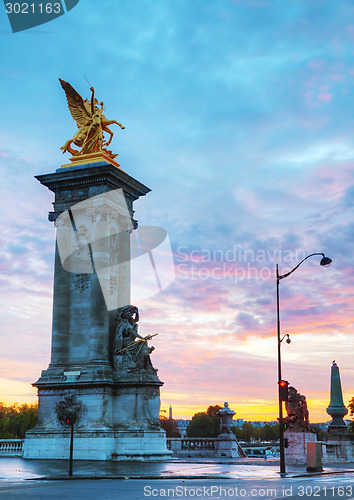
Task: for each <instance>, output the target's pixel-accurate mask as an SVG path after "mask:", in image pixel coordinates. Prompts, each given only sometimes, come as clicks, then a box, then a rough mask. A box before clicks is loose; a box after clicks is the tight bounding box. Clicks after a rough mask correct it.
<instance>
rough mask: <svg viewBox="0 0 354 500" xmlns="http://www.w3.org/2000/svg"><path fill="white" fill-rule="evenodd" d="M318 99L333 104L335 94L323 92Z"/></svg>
mask: <svg viewBox="0 0 354 500" xmlns="http://www.w3.org/2000/svg"><path fill="white" fill-rule="evenodd" d="M317 97H318V99H319V100H320V101H324V102H331V100H332V97H333V94H330V93H329V92H322V93H321V94H318V96H317Z"/></svg>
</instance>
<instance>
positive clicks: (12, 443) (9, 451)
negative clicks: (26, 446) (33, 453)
mask: <svg viewBox="0 0 354 500" xmlns="http://www.w3.org/2000/svg"><path fill="white" fill-rule="evenodd" d="M23 441H24V439H0V457H22V447H23Z"/></svg>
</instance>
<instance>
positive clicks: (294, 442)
mask: <svg viewBox="0 0 354 500" xmlns="http://www.w3.org/2000/svg"><path fill="white" fill-rule="evenodd" d="M284 438H287V439H288V442H289V447H288V448H285V462H286V463H287V464H289V465H304V464H307V443H308V442H312V441H317V438H316V434H315V433H312V432H288V431H286V432H284Z"/></svg>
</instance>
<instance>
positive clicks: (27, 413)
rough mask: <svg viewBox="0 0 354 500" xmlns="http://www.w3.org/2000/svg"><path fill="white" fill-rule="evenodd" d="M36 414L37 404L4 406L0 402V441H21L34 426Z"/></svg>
mask: <svg viewBox="0 0 354 500" xmlns="http://www.w3.org/2000/svg"><path fill="white" fill-rule="evenodd" d="M37 414H38V405H37V403H36V404H23V405H19V404H18V403H14V404H13V405H11V406H5V405H4V404H3V403H1V402H0V439H23V438H24V437H25V434H26V432H27V431H28V430H29V429H32V427H34V426H35V425H36V422H37Z"/></svg>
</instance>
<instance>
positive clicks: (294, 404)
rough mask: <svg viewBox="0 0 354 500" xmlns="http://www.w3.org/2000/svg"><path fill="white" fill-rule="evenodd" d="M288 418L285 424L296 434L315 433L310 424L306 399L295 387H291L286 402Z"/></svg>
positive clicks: (285, 419)
mask: <svg viewBox="0 0 354 500" xmlns="http://www.w3.org/2000/svg"><path fill="white" fill-rule="evenodd" d="M285 409H286V412H287V416H286V417H285V418H284V423H286V424H287V425H288V427H289V430H291V431H294V432H314V430H313V429H312V428H311V426H310V422H309V411H308V408H307V401H306V397H305V396H303V395H302V394H299V393H298V392H297V390H296V389H295V387H289V396H288V401H285Z"/></svg>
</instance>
